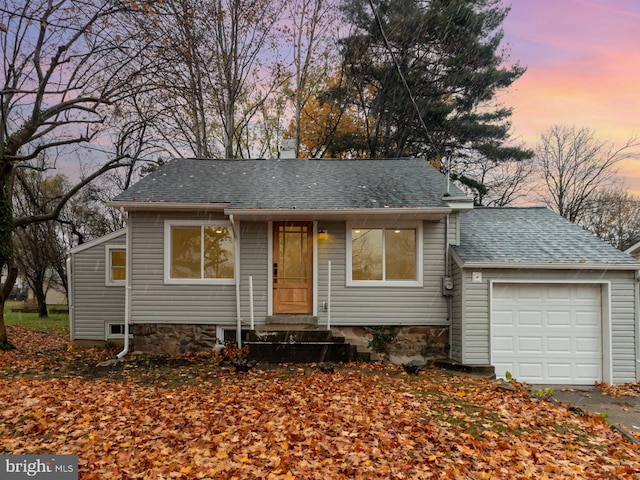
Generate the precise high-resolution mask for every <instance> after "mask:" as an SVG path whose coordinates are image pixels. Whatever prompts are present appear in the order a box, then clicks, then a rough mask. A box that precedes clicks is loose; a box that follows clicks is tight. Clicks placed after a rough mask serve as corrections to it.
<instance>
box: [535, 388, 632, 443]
mask: <svg viewBox="0 0 640 480" xmlns="http://www.w3.org/2000/svg"><path fill="white" fill-rule="evenodd" d="M546 388H553V394H552V396H553V398H555V399H556V400H557V401H559V402H562V403H568V404H570V405H572V406H574V407H578V408H580V409H582V410H585V411H587V412H589V413H593V414H596V415H602V414H606V417H607V419H608V421H609V422H610V423H611V424H613V425H620V426H622V427H623V428H625V429H626V430H628V431H629V432H633V433H640V397H631V396H620V397H612V396H611V395H607V394H606V393H604V392H602V391H601V390H599V389H598V388H596V387H595V386H593V387H592V386H559V385H532V386H531V389H532V391H533V392H537V391H538V390H544V389H546Z"/></svg>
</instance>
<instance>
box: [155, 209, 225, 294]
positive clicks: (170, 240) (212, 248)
mask: <svg viewBox="0 0 640 480" xmlns="http://www.w3.org/2000/svg"><path fill="white" fill-rule="evenodd" d="M165 249H166V250H165V251H166V255H165V281H166V282H167V283H233V278H234V257H233V255H234V253H233V250H234V249H233V229H232V228H231V225H229V224H228V223H223V222H206V223H200V224H198V223H197V222H188V221H174V222H167V223H166V224H165Z"/></svg>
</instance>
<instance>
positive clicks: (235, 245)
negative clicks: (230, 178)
mask: <svg viewBox="0 0 640 480" xmlns="http://www.w3.org/2000/svg"><path fill="white" fill-rule="evenodd" d="M229 221H231V229H232V230H233V248H234V252H233V253H234V255H233V263H234V265H233V269H234V272H235V275H234V277H235V280H236V281H235V284H236V344H237V345H238V348H242V319H241V317H240V234H239V233H240V232H238V226H237V225H236V222H234V220H233V215H229Z"/></svg>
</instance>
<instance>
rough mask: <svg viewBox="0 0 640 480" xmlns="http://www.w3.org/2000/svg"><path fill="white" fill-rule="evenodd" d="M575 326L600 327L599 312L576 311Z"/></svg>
mask: <svg viewBox="0 0 640 480" xmlns="http://www.w3.org/2000/svg"><path fill="white" fill-rule="evenodd" d="M575 319H576V321H575V324H576V325H578V326H584V327H588V326H595V327H599V326H600V312H599V311H577V312H576V313H575Z"/></svg>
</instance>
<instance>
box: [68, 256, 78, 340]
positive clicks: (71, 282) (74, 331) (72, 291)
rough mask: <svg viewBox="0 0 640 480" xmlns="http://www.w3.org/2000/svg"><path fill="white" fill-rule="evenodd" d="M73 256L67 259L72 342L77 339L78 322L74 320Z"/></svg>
mask: <svg viewBox="0 0 640 480" xmlns="http://www.w3.org/2000/svg"><path fill="white" fill-rule="evenodd" d="M71 255H73V254H72V253H69V256H68V257H67V260H66V266H67V303H68V304H69V305H68V307H69V330H70V331H71V335H70V337H71V341H73V340H75V339H76V328H75V327H76V321H75V318H74V308H75V305H74V299H73V293H74V286H73V274H72V273H71Z"/></svg>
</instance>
